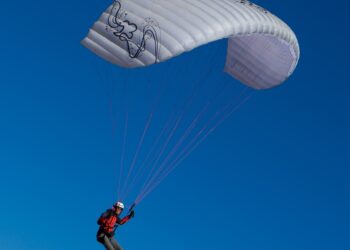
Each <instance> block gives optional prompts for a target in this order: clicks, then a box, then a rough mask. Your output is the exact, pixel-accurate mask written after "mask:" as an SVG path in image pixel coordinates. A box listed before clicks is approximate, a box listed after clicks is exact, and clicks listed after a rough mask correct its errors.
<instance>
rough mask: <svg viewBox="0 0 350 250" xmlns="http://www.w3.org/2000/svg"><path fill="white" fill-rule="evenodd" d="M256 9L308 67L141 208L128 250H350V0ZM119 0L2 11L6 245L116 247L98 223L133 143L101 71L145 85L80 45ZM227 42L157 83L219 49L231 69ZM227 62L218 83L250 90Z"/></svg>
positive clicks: (0, 226) (262, 97) (0, 130)
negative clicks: (122, 129)
mask: <svg viewBox="0 0 350 250" xmlns="http://www.w3.org/2000/svg"><path fill="white" fill-rule="evenodd" d="M255 2H256V3H258V4H260V5H262V6H263V7H265V8H266V9H268V10H270V11H271V12H272V13H274V14H276V15H278V16H279V17H281V18H282V19H283V20H284V21H286V22H287V23H288V24H289V25H290V26H291V27H292V29H293V30H294V31H295V33H296V34H297V37H298V39H299V43H300V47H301V60H300V62H299V65H298V67H297V70H296V71H295V73H294V74H293V76H292V77H291V78H290V79H289V80H288V81H287V82H286V83H285V84H284V85H282V86H280V87H278V88H275V89H272V90H269V91H263V92H259V93H256V94H254V95H253V96H252V98H251V99H250V100H249V101H248V102H247V103H246V104H245V105H244V106H243V107H241V108H240V110H239V111H238V112H236V113H235V114H234V116H232V117H230V118H229V119H228V120H226V122H225V123H224V124H222V125H221V126H220V127H219V128H218V129H217V130H216V131H215V132H214V133H213V134H211V135H210V136H209V137H208V139H207V140H206V141H205V142H203V143H202V144H201V145H200V146H199V147H198V148H197V149H196V150H195V151H194V152H193V153H192V154H191V155H190V156H189V157H188V158H187V159H186V160H185V161H184V162H183V163H182V164H181V166H179V168H177V169H176V171H174V172H173V173H172V174H171V175H170V177H168V178H167V179H166V180H165V181H164V182H163V183H162V184H161V186H160V187H159V188H158V189H156V190H155V191H154V192H153V193H151V195H149V196H148V197H147V198H146V199H145V200H144V201H143V202H142V203H141V204H140V206H138V207H137V208H136V217H135V219H134V220H133V221H132V222H130V223H129V224H128V225H125V226H124V227H122V228H120V230H119V231H118V235H117V238H118V239H119V241H120V243H121V244H122V245H123V246H124V248H125V249H128V250H131V249H136V250H144V249H153V250H157V249H162V250H164V249H166V250H172V249H181V250H191V249H236V250H253V249H254V250H255V249H259V250H265V249H266V250H267V249H268V250H288V249H293V250H295V249H298V250H304V249H318V250H323V249H325V250H329V249H332V250H345V249H350V237H349V235H350V215H349V211H350V199H349V197H350V195H349V191H350V182H349V176H350V170H349V166H350V159H349V158H350V152H349V151H350V132H349V128H350V118H349V110H350V101H349V97H348V92H349V90H350V87H349V77H348V75H349V74H348V72H349V69H348V67H349V61H348V58H349V49H348V44H349V40H348V38H349V34H348V29H349V28H348V23H349V21H348V16H349V14H348V8H349V4H348V1H337V2H332V3H331V2H330V1H322V0H319V1H314V0H310V1H295V0H293V1H292V0H284V1H277V0H270V1H263V0H260V1H255ZM109 4H110V1H107V0H100V1H97V0H96V1H94V0H86V1H80V0H77V1H42V0H37V1H21V0H19V1H5V2H3V3H2V4H1V15H0V22H1V23H2V29H1V32H0V44H1V46H0V51H1V53H0V55H1V61H0V63H1V70H0V114H1V116H0V249H1V250H63V249H64V250H70V249H74V250H76V249H91V250H98V249H103V248H102V246H101V245H99V244H98V243H97V242H96V240H95V233H96V230H97V225H96V219H97V217H98V216H99V214H100V213H101V212H102V211H103V210H105V209H106V208H108V207H110V206H111V204H112V203H113V202H114V201H115V199H116V188H115V187H116V186H117V178H116V174H115V173H116V172H117V168H118V166H115V164H114V160H115V158H114V157H117V156H113V155H116V154H118V155H120V144H118V143H116V141H115V140H114V137H113V136H112V132H111V131H112V129H111V127H112V125H111V124H112V120H111V117H110V112H109V106H108V95H107V94H106V93H108V90H109V87H110V86H111V85H109V84H106V83H105V82H103V81H101V77H100V76H99V74H98V72H97V70H96V68H97V67H99V68H101V67H102V68H103V69H106V71H107V72H112V74H117V75H118V81H116V82H115V83H114V82H113V84H117V85H118V84H120V82H121V81H124V78H125V79H129V80H128V81H130V79H132V83H131V84H134V85H133V86H134V87H133V88H135V83H143V82H144V76H145V75H144V74H145V73H143V72H142V71H139V70H136V71H135V73H131V71H128V72H127V73H125V71H123V70H122V69H119V68H116V67H112V66H109V65H108V64H106V63H103V62H102V61H101V60H99V59H98V58H97V57H96V56H94V55H93V54H92V53H90V52H89V51H87V50H86V49H85V48H84V47H82V46H81V45H80V44H79V42H80V40H81V39H82V38H83V37H84V36H85V34H86V32H87V30H88V28H89V27H90V26H91V24H92V23H93V22H94V21H95V20H96V19H97V18H98V16H99V14H100V13H101V12H102V11H103V10H104V9H105V8H106V7H107V6H108V5H109ZM225 46H226V43H225V41H221V42H218V43H216V44H213V45H210V46H206V47H203V48H201V49H199V50H198V51H194V52H191V53H189V54H187V55H184V56H182V57H180V58H178V59H176V60H172V61H170V62H169V63H168V64H165V65H164V71H163V70H162V69H163V68H162V67H163V66H160V67H158V68H155V69H154V70H150V73H149V74H152V75H157V70H158V71H159V78H157V77H156V78H154V80H155V81H161V79H162V77H164V76H169V78H170V80H169V81H171V80H172V81H174V80H173V78H172V77H171V74H174V72H177V71H176V70H180V68H181V67H183V63H184V62H187V63H189V64H190V65H193V66H194V67H195V68H196V69H197V71H198V70H199V71H200V70H201V69H202V68H203V67H207V66H208V65H209V64H208V63H212V62H208V61H209V60H203V57H204V58H205V57H206V56H207V55H210V54H211V52H212V51H213V50H214V49H215V51H217V52H218V56H217V57H215V60H223V59H224V53H225ZM219 62H221V61H219ZM222 63H223V61H222ZM219 64H220V63H219ZM219 64H218V65H216V64H215V65H216V66H215V67H216V68H215V69H216V72H212V74H211V81H217V82H223V81H224V82H225V81H227V82H228V83H231V82H232V84H236V85H237V84H238V83H237V82H236V81H235V80H233V79H231V78H230V77H228V76H227V75H225V74H224V73H222V70H221V69H220V67H219V66H220V65H219ZM167 65H168V66H167ZM211 65H212V64H211ZM221 67H222V65H221ZM177 68H178V69H177ZM114 70H115V71H114ZM194 71H195V70H194ZM131 74H132V75H131ZM147 74H148V73H147ZM105 76H107V77H108V79H109V80H111V79H112V80H113V79H114V78H113V77H111V75H108V74H107V73H105ZM106 90H107V91H106ZM145 94H149V93H147V92H145ZM115 103H117V102H115ZM135 104H136V105H137V106H138V107H140V106H142V105H144V103H143V100H142V99H140V101H139V102H137V101H136V102H135ZM117 131H118V129H117ZM131 134H132V133H131ZM151 135H152V134H151ZM128 154H131V155H132V153H130V152H128Z"/></svg>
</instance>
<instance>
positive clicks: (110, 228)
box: [97, 201, 135, 250]
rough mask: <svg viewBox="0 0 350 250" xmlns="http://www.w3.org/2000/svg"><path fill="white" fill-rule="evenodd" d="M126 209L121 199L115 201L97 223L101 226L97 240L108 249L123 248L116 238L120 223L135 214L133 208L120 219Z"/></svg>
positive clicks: (121, 249)
mask: <svg viewBox="0 0 350 250" xmlns="http://www.w3.org/2000/svg"><path fill="white" fill-rule="evenodd" d="M123 210H124V204H123V203H122V202H120V201H118V202H117V203H115V204H114V205H113V207H112V208H111V209H108V210H107V211H106V212H104V213H103V214H101V216H100V217H99V219H98V221H97V224H98V225H99V226H100V227H99V229H98V231H97V241H98V242H100V243H101V244H103V245H104V247H105V248H106V249H107V250H123V248H122V247H121V246H120V245H119V243H118V241H117V240H116V239H115V238H114V234H115V230H116V228H117V227H118V225H123V224H125V223H126V222H128V221H129V220H130V219H131V218H133V217H134V216H135V212H134V210H133V209H131V211H130V212H129V214H128V215H127V216H125V217H124V218H122V219H120V217H119V216H120V215H121V213H122V212H123Z"/></svg>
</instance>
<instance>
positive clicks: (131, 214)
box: [129, 210, 135, 218]
mask: <svg viewBox="0 0 350 250" xmlns="http://www.w3.org/2000/svg"><path fill="white" fill-rule="evenodd" d="M134 217H135V212H134V210H131V211H130V214H129V218H134Z"/></svg>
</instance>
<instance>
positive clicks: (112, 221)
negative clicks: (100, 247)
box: [97, 208, 130, 235]
mask: <svg viewBox="0 0 350 250" xmlns="http://www.w3.org/2000/svg"><path fill="white" fill-rule="evenodd" d="M129 220H130V216H129V215H128V216H125V217H124V218H122V219H120V218H119V217H118V216H117V215H116V214H115V209H114V208H112V209H108V210H107V211H106V212H104V213H103V214H102V215H101V216H100V218H99V219H98V221H97V224H99V225H100V229H99V231H102V232H104V233H106V234H109V235H112V234H113V233H114V231H115V228H116V227H117V226H118V225H123V224H124V223H126V222H127V221H129Z"/></svg>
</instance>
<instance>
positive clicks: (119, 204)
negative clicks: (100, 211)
mask: <svg viewBox="0 0 350 250" xmlns="http://www.w3.org/2000/svg"><path fill="white" fill-rule="evenodd" d="M113 207H115V208H117V207H119V208H121V209H124V204H123V203H122V202H120V201H118V202H117V203H115V204H114V205H113Z"/></svg>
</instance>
